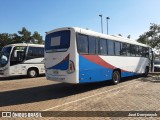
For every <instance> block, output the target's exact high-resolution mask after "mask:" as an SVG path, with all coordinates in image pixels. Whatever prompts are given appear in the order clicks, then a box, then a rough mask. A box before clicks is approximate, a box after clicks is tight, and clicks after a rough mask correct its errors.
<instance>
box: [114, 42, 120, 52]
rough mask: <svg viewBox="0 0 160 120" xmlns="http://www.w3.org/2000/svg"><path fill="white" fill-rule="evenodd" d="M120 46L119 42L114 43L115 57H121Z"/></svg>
mask: <svg viewBox="0 0 160 120" xmlns="http://www.w3.org/2000/svg"><path fill="white" fill-rule="evenodd" d="M120 52H121V44H120V42H115V55H121V54H120Z"/></svg>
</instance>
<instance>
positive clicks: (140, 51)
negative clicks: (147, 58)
mask: <svg viewBox="0 0 160 120" xmlns="http://www.w3.org/2000/svg"><path fill="white" fill-rule="evenodd" d="M138 53H139V56H140V57H142V47H141V46H139V52H138Z"/></svg>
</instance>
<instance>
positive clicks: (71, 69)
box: [67, 60, 75, 74]
mask: <svg viewBox="0 0 160 120" xmlns="http://www.w3.org/2000/svg"><path fill="white" fill-rule="evenodd" d="M74 71H75V66H74V63H73V61H71V60H70V61H69V66H68V71H67V72H68V73H69V74H70V73H73V72H74Z"/></svg>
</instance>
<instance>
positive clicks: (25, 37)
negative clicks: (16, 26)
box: [0, 27, 44, 51]
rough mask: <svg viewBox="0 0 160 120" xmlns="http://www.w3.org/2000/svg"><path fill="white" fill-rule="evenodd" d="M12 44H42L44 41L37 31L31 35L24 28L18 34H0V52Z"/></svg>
mask: <svg viewBox="0 0 160 120" xmlns="http://www.w3.org/2000/svg"><path fill="white" fill-rule="evenodd" d="M14 43H34V44H43V43H44V40H43V38H42V36H41V35H40V34H39V33H38V32H37V31H35V32H34V33H33V34H32V33H31V32H30V31H29V30H27V29H26V28H25V27H23V28H22V30H20V31H18V34H17V33H13V34H9V33H0V51H1V49H2V47H3V46H5V45H8V44H14Z"/></svg>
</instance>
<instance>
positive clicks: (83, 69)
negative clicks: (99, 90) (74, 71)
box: [79, 55, 113, 83]
mask: <svg viewBox="0 0 160 120" xmlns="http://www.w3.org/2000/svg"><path fill="white" fill-rule="evenodd" d="M112 71H113V70H112V69H108V68H105V67H103V66H100V65H98V64H96V63H93V62H91V61H89V60H88V59H86V58H84V57H83V56H81V55H80V56H79V83H85V82H99V81H105V80H110V79H112Z"/></svg>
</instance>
